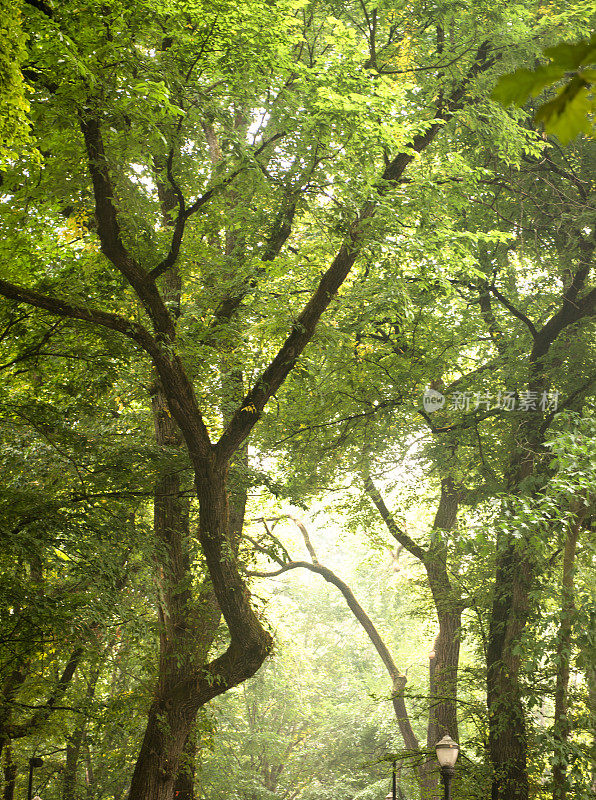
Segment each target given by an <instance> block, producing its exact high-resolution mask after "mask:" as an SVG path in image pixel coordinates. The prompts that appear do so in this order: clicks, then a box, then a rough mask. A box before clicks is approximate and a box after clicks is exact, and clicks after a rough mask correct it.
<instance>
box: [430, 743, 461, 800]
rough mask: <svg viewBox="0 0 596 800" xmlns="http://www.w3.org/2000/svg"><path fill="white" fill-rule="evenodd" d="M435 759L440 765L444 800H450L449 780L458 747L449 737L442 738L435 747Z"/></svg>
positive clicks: (451, 776)
mask: <svg viewBox="0 0 596 800" xmlns="http://www.w3.org/2000/svg"><path fill="white" fill-rule="evenodd" d="M435 750H436V751H437V759H438V761H439V764H440V765H441V778H442V779H443V784H444V786H445V795H444V798H445V800H451V778H453V776H454V775H455V769H454V767H455V762H456V761H457V756H458V753H459V745H458V743H457V742H454V741H453V739H452V738H451V736H443V738H442V739H441V741H440V742H437V744H436V745H435Z"/></svg>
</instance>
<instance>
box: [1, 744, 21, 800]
mask: <svg viewBox="0 0 596 800" xmlns="http://www.w3.org/2000/svg"><path fill="white" fill-rule="evenodd" d="M4 759H5V761H4V791H3V793H2V797H3V800H13V798H14V790H15V786H16V782H17V774H18V773H17V765H16V763H15V761H14V760H13V757H12V748H11V746H10V744H7V745H6V748H5V750H4Z"/></svg>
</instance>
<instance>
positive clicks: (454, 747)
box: [435, 736, 459, 767]
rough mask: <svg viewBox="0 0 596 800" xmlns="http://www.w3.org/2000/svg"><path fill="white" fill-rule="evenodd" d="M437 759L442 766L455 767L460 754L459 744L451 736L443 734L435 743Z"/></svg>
mask: <svg viewBox="0 0 596 800" xmlns="http://www.w3.org/2000/svg"><path fill="white" fill-rule="evenodd" d="M435 750H436V751H437V759H438V761H439V764H440V765H441V766H442V767H453V766H454V765H455V762H456V761H457V756H458V754H459V745H458V743H457V742H454V741H453V739H452V738H451V736H443V738H442V739H441V741H440V742H437V744H436V745H435Z"/></svg>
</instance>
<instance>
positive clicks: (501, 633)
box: [486, 542, 531, 800]
mask: <svg viewBox="0 0 596 800" xmlns="http://www.w3.org/2000/svg"><path fill="white" fill-rule="evenodd" d="M530 579H531V572H530V565H529V564H528V563H527V560H526V558H525V557H524V555H523V554H521V553H520V552H519V551H518V549H517V548H516V547H515V546H513V545H512V544H511V543H510V542H507V543H506V545H505V547H504V549H503V551H502V552H501V553H500V554H499V556H498V562H497V572H496V578H495V589H494V597H493V606H492V614H491V621H490V629H489V640H488V647H487V657H486V658H487V704H488V709H489V739H488V741H489V751H490V757H491V762H492V766H493V771H494V775H493V786H492V794H491V798H492V800H528V791H529V788H528V772H527V737H526V722H525V713H524V707H523V703H522V689H521V686H520V681H519V665H520V657H519V652H518V650H517V648H518V645H519V640H520V636H521V633H522V631H523V628H524V626H525V623H526V619H527V615H528V592H529V588H530Z"/></svg>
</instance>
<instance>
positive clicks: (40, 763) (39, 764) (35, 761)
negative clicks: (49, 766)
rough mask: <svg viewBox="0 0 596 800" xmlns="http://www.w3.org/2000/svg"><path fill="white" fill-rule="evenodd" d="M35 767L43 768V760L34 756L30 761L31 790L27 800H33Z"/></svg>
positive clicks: (29, 789)
mask: <svg viewBox="0 0 596 800" xmlns="http://www.w3.org/2000/svg"><path fill="white" fill-rule="evenodd" d="M35 767H43V758H40V757H39V756H33V758H30V759H29V788H28V791H27V800H31V796H32V794H33V770H34V769H35Z"/></svg>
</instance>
